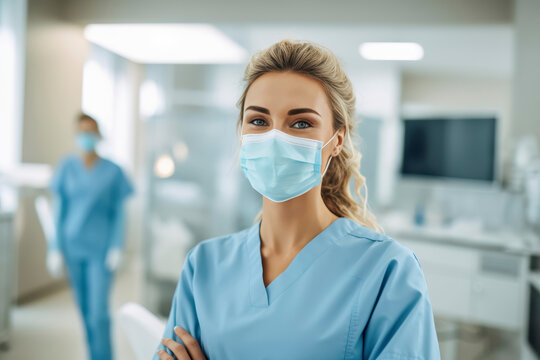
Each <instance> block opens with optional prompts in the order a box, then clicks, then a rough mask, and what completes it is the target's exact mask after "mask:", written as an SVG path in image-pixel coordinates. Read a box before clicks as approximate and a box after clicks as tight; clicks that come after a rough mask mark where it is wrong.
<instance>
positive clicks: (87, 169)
mask: <svg viewBox="0 0 540 360" xmlns="http://www.w3.org/2000/svg"><path fill="white" fill-rule="evenodd" d="M77 161H78V163H79V166H80V167H81V168H82V169H83V171H84V173H85V174H93V173H94V172H95V171H96V168H97V167H99V166H100V165H101V163H102V162H103V159H102V158H101V156H98V157H97V159H96V160H95V161H94V163H93V164H92V166H91V167H87V166H86V164H85V163H84V159H83V158H82V157H81V156H80V155H79V156H77Z"/></svg>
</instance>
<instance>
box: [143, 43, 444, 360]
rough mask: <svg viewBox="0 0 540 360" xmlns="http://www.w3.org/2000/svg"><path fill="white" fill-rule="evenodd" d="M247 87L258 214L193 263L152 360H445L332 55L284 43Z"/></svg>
mask: <svg viewBox="0 0 540 360" xmlns="http://www.w3.org/2000/svg"><path fill="white" fill-rule="evenodd" d="M244 80H245V81H246V87H245V91H244V93H243V94H242V97H241V98H240V100H239V102H238V105H239V106H240V118H239V123H238V125H239V130H240V132H241V134H242V146H241V156H240V157H241V159H240V160H241V165H242V169H243V171H244V174H245V175H246V177H247V178H248V180H249V182H250V184H251V185H252V186H253V188H254V189H255V190H257V191H258V192H259V193H260V194H261V195H262V196H263V209H262V213H261V214H259V216H258V218H257V222H256V223H255V224H254V225H253V226H252V227H250V228H248V229H245V230H243V231H240V232H238V233H234V234H230V235H226V236H222V237H218V238H213V239H209V240H206V241H203V242H202V243H200V244H198V245H197V246H195V247H194V248H193V249H192V250H191V251H190V252H189V254H188V256H187V258H186V261H185V263H184V266H183V270H182V274H181V276H180V279H179V281H178V285H177V288H176V291H175V294H174V299H173V302H172V308H171V312H170V316H169V319H168V322H167V326H166V329H165V333H164V336H163V339H162V342H161V344H160V345H159V346H158V349H157V352H156V354H155V356H154V359H162V360H168V359H174V358H176V359H193V360H201V359H214V360H215V359H219V360H223V359H235V360H242V359H280V360H284V359H295V360H299V359H311V360H313V359H368V360H374V359H386V360H390V359H391V360H397V359H399V360H436V359H440V354H439V347H438V342H437V336H436V332H435V326H434V320H433V313H432V309H431V304H430V300H429V296H428V291H427V288H426V282H425V279H424V276H423V273H422V269H421V266H420V264H419V262H418V259H417V258H416V256H415V255H414V253H413V252H412V251H411V250H409V249H408V248H406V247H404V246H403V245H400V244H399V243H398V242H396V241H395V240H393V239H392V238H390V237H388V236H386V235H384V234H383V233H382V229H381V228H380V226H379V225H378V224H377V222H376V219H375V217H374V215H373V214H372V213H370V212H369V210H368V209H367V200H366V199H365V198H364V197H363V196H362V194H361V192H360V188H361V187H362V186H365V178H364V177H363V176H362V175H361V174H360V173H359V168H360V163H359V161H360V154H359V153H358V151H357V150H356V149H355V148H354V146H353V143H352V140H351V137H352V135H353V134H354V114H355V96H354V93H353V89H352V86H351V82H350V81H349V79H348V78H347V76H346V75H345V73H344V72H343V70H342V69H341V67H340V64H339V62H338V60H337V59H336V57H335V55H333V54H332V53H331V52H330V51H328V50H327V49H325V48H322V47H319V46H317V45H314V44H311V43H309V42H292V41H286V40H284V41H281V42H279V43H276V44H274V45H272V46H271V47H269V48H268V49H266V50H262V51H261V52H259V53H257V54H256V55H255V56H253V57H252V59H251V60H250V62H249V64H248V66H247V68H246V71H245V76H244ZM201 136H202V134H201ZM351 181H352V182H353V183H354V190H355V195H356V197H353V195H352V194H351V192H350V190H349V189H350V187H349V184H350V182H351ZM366 194H367V193H366Z"/></svg>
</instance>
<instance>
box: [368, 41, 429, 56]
mask: <svg viewBox="0 0 540 360" xmlns="http://www.w3.org/2000/svg"><path fill="white" fill-rule="evenodd" d="M358 50H359V52H360V55H362V57H363V58H364V59H367V60H405V61H415V60H420V59H422V58H423V57H424V49H423V48H422V46H420V44H417V43H413V42H366V43H363V44H361V45H360V47H359V49H358Z"/></svg>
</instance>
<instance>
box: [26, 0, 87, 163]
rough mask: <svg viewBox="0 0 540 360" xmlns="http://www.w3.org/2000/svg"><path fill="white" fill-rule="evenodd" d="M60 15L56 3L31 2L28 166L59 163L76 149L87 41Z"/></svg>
mask: <svg viewBox="0 0 540 360" xmlns="http://www.w3.org/2000/svg"><path fill="white" fill-rule="evenodd" d="M58 11H59V9H58V8H57V5H56V2H54V1H50V0H42V1H40V0H30V1H29V3H28V28H27V45H26V85H25V99H24V122H23V134H22V161H23V162H37V163H47V164H55V163H56V162H57V160H58V159H59V158H60V157H61V156H62V155H64V154H65V153H66V152H67V151H69V150H72V149H74V134H75V127H76V122H75V121H76V116H77V113H78V112H79V111H80V110H81V91H82V73H83V71H82V70H83V65H84V61H85V59H86V55H87V51H88V42H87V41H86V40H85V39H84V36H83V29H82V27H80V26H77V25H72V24H69V23H65V22H62V21H60V20H59V19H58V17H57V12H58Z"/></svg>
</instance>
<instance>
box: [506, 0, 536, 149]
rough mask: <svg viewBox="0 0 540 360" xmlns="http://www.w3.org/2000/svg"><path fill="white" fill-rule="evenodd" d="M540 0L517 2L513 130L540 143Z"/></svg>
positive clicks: (515, 133)
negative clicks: (533, 135)
mask: <svg viewBox="0 0 540 360" xmlns="http://www.w3.org/2000/svg"><path fill="white" fill-rule="evenodd" d="M539 16H540V1H538V0H516V1H515V37H516V39H515V44H516V45H515V54H514V87H513V102H514V111H513V120H514V121H513V126H512V127H513V128H512V133H513V134H514V135H516V136H518V135H524V134H530V133H532V134H535V135H536V137H537V139H538V141H540V102H539V100H540V67H539V64H540V22H539V21H538V17H539Z"/></svg>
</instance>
